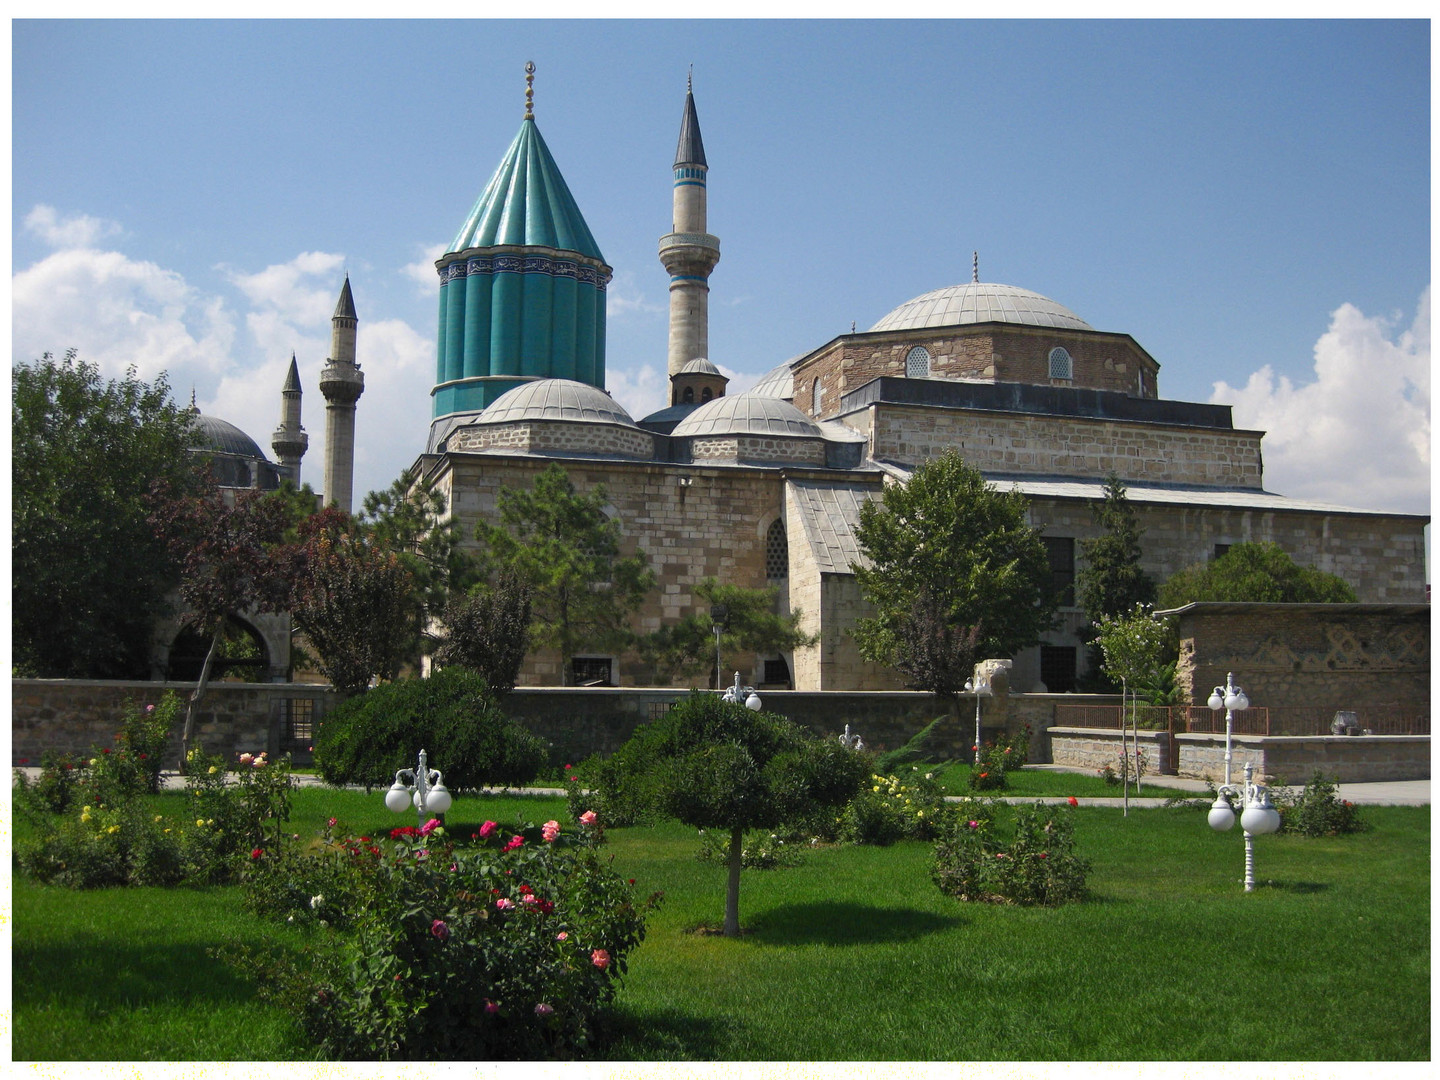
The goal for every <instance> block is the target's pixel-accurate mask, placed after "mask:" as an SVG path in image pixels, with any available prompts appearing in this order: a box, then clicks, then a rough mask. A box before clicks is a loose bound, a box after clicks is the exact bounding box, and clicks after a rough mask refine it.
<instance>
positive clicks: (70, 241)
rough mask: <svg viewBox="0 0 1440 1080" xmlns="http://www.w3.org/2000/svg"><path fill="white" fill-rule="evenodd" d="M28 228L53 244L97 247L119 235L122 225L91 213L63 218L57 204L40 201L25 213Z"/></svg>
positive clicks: (72, 246) (57, 245) (63, 246)
mask: <svg viewBox="0 0 1440 1080" xmlns="http://www.w3.org/2000/svg"><path fill="white" fill-rule="evenodd" d="M25 230H26V232H29V233H33V234H34V235H35V236H38V237H39V238H40V239H41V240H42V241H43V242H44V243H46V244H48V245H49V246H50V247H52V248H57V249H62V250H63V249H65V248H88V247H94V246H95V245H96V243H98V242H99V241H100V240H103V239H105V238H106V237H110V236H118V235H119V233H120V231H121V230H120V226H119V224H117V223H116V222H113V221H106V220H105V219H104V218H94V217H91V216H90V215H89V214H69V215H67V216H66V217H64V218H61V217H60V215H59V213H58V212H57V211H56V209H55V208H54V207H53V206H47V205H46V204H45V203H38V204H37V205H36V206H35V208H34V209H33V210H31V211H30V213H28V214H26V215H25Z"/></svg>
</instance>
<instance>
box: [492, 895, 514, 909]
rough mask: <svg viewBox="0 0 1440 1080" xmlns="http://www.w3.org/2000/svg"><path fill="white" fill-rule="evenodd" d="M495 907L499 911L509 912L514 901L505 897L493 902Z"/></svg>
mask: <svg viewBox="0 0 1440 1080" xmlns="http://www.w3.org/2000/svg"><path fill="white" fill-rule="evenodd" d="M495 906H496V907H497V908H499V909H500V910H501V911H509V910H510V909H511V908H513V907H514V906H515V901H514V900H511V899H510V898H509V897H507V896H502V897H501V898H500V899H499V900H496V901H495Z"/></svg>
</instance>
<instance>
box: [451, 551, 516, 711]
mask: <svg viewBox="0 0 1440 1080" xmlns="http://www.w3.org/2000/svg"><path fill="white" fill-rule="evenodd" d="M442 622H443V623H444V637H443V638H442V640H441V642H440V645H439V647H438V648H436V650H435V660H436V662H437V663H439V664H440V665H441V666H442V667H450V666H452V665H458V666H460V667H468V668H471V669H472V670H475V671H478V672H480V674H482V675H484V676H485V681H486V682H487V683H488V684H489V685H490V688H491V689H492V690H494V691H496V692H497V693H505V692H507V691H510V690H513V689H514V688H515V680H516V679H517V678H519V675H520V665H521V664H523V663H524V662H525V653H526V652H527V651H528V650H529V648H530V586H529V585H527V584H525V582H524V581H522V580H520V579H519V578H517V577H515V576H514V575H513V574H502V575H501V577H500V579H499V580H498V581H497V582H496V583H495V584H494V585H480V586H478V587H477V588H476V590H475V591H474V592H472V593H471V594H470V595H469V596H458V597H455V598H454V599H453V600H451V601H450V603H449V605H447V606H446V608H445V614H444V616H443V617H442Z"/></svg>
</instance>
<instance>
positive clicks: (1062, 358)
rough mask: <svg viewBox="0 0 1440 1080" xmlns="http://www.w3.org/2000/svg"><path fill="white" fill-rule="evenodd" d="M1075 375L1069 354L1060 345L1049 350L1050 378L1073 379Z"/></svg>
mask: <svg viewBox="0 0 1440 1080" xmlns="http://www.w3.org/2000/svg"><path fill="white" fill-rule="evenodd" d="M1074 377H1075V363H1074V361H1072V360H1071V359H1070V354H1069V353H1068V352H1066V351H1065V350H1064V349H1062V348H1061V347H1060V346H1058V345H1057V346H1056V347H1055V348H1053V349H1051V350H1050V378H1052V379H1073V378H1074Z"/></svg>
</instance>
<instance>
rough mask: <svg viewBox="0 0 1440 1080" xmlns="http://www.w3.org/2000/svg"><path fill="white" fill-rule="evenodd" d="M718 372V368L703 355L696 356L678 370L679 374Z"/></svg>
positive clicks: (713, 373)
mask: <svg viewBox="0 0 1440 1080" xmlns="http://www.w3.org/2000/svg"><path fill="white" fill-rule="evenodd" d="M720 373H721V372H720V369H719V368H718V367H716V366H715V365H714V364H712V363H711V362H710V361H709V360H706V359H705V357H703V356H697V357H696V358H695V359H694V360H691V361H690V362H689V363H688V364H686V365H685V366H684V367H682V368H681V369H680V372H679V374H681V375H719V374H720Z"/></svg>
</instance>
